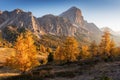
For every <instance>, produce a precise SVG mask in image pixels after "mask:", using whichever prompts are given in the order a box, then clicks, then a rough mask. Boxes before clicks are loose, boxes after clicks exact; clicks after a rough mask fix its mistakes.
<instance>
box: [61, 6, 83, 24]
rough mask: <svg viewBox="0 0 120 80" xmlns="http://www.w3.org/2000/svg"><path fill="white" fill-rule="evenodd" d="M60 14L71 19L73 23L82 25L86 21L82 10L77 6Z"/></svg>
mask: <svg viewBox="0 0 120 80" xmlns="http://www.w3.org/2000/svg"><path fill="white" fill-rule="evenodd" d="M60 16H61V17H64V18H67V19H69V20H70V21H71V22H72V23H73V24H76V25H78V26H82V25H83V22H84V20H83V16H82V12H81V10H80V9H79V8H77V7H71V8H70V9H68V10H67V11H65V12H63V13H62V14H61V15H60Z"/></svg>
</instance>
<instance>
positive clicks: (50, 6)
mask: <svg viewBox="0 0 120 80" xmlns="http://www.w3.org/2000/svg"><path fill="white" fill-rule="evenodd" d="M72 6H76V7H78V8H80V9H81V11H82V14H83V16H84V19H85V20H87V21H88V22H93V23H95V24H96V25H97V26H98V27H106V26H107V27H110V28H112V29H113V30H116V31H120V0H0V10H2V11H4V10H8V11H11V10H13V9H16V8H20V9H23V10H25V11H31V12H33V15H34V16H37V17H41V16H43V15H45V14H54V15H59V14H60V13H62V12H63V11H65V10H67V9H68V8H70V7H72Z"/></svg>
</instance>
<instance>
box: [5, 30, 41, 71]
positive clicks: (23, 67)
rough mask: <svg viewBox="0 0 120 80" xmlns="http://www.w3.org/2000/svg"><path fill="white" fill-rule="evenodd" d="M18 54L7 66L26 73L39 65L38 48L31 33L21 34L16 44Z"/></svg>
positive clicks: (7, 62)
mask: <svg viewBox="0 0 120 80" xmlns="http://www.w3.org/2000/svg"><path fill="white" fill-rule="evenodd" d="M14 49H15V50H16V54H15V55H14V56H11V57H10V58H8V59H7V60H6V66H9V67H12V68H14V69H17V70H20V71H21V72H22V73H25V72H27V71H29V70H30V69H32V68H33V67H35V66H38V65H39V62H38V60H37V52H36V47H35V46H34V40H33V38H32V34H31V32H30V31H27V32H26V33H25V34H21V35H20V36H19V37H18V38H17V41H16V43H15V46H14Z"/></svg>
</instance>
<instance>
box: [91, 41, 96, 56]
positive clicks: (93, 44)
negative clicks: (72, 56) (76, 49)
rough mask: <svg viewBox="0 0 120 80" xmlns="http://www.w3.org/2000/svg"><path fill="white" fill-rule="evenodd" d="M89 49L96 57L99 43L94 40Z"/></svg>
mask: <svg viewBox="0 0 120 80" xmlns="http://www.w3.org/2000/svg"><path fill="white" fill-rule="evenodd" d="M89 51H90V53H91V55H92V57H95V56H97V55H98V45H97V44H96V42H95V41H92V42H91V43H90V46H89Z"/></svg>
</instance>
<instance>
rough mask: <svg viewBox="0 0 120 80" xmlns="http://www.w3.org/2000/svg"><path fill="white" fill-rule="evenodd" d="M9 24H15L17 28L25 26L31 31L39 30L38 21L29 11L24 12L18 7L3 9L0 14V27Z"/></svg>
mask: <svg viewBox="0 0 120 80" xmlns="http://www.w3.org/2000/svg"><path fill="white" fill-rule="evenodd" d="M9 25H12V26H16V27H18V28H20V27H25V28H28V29H30V30H31V31H37V30H39V23H38V22H37V19H36V18H35V17H34V16H33V15H32V13H31V12H24V11H23V10H20V9H15V10H14V11H11V12H8V11H4V12H3V13H2V14H1V15H0V28H1V29H3V28H4V27H7V26H9Z"/></svg>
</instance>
